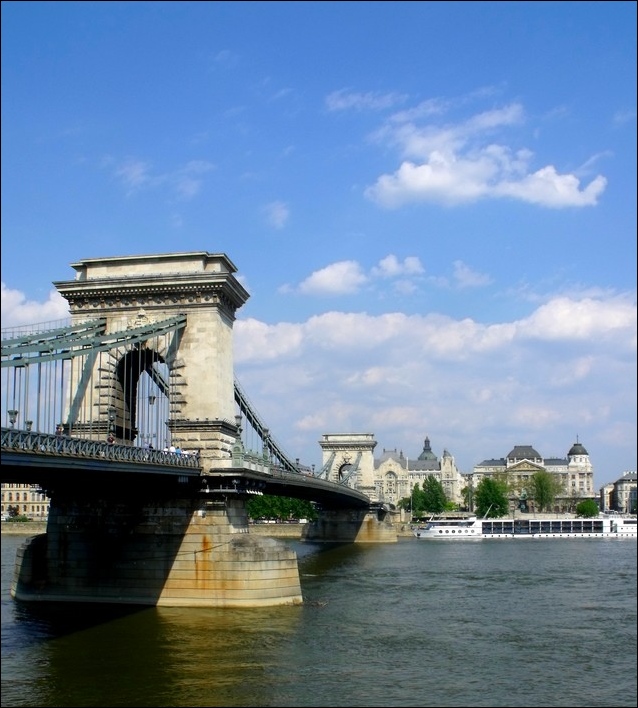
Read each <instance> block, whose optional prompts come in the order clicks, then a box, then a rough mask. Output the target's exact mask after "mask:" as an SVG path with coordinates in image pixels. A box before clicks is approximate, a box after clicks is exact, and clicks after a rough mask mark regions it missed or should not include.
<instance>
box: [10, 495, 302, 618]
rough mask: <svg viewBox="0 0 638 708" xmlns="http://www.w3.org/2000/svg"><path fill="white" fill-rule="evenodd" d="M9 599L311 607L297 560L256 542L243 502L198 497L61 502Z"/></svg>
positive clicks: (54, 504)
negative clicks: (304, 595) (305, 603)
mask: <svg viewBox="0 0 638 708" xmlns="http://www.w3.org/2000/svg"><path fill="white" fill-rule="evenodd" d="M149 497H152V494H149ZM11 595H12V596H13V597H14V598H16V599H18V600H22V601H45V602H94V603H114V604H131V605H150V606H166V607H169V606H172V607H180V606H181V607H264V606H273V605H298V604H302V602H303V599H302V594H301V585H300V580H299V570H298V566H297V556H296V553H295V552H294V551H293V550H291V549H290V548H288V547H287V546H286V545H285V544H284V543H283V542H281V541H278V540H276V539H272V538H260V537H254V536H251V535H249V533H248V518H247V515H246V509H245V502H244V500H242V499H240V498H231V499H222V498H214V500H212V501H203V502H202V500H201V499H197V498H194V497H192V496H184V497H183V498H178V499H173V500H171V501H170V503H168V502H167V500H166V499H158V500H157V501H155V502H152V501H150V502H149V501H147V500H144V501H142V499H141V498H140V499H139V501H135V500H133V501H130V500H127V501H122V500H118V499H113V498H111V499H100V500H99V502H97V501H96V499H95V498H94V497H92V498H90V499H89V498H88V497H87V498H85V499H78V498H77V496H75V497H65V496H64V495H59V494H58V495H56V496H54V497H53V498H52V500H51V508H50V514H49V520H48V524H47V533H46V534H41V535H39V536H35V537H33V538H31V539H29V541H27V542H26V543H25V544H23V546H22V547H21V548H20V549H19V551H18V555H17V559H16V569H15V573H14V581H13V584H12V587H11Z"/></svg>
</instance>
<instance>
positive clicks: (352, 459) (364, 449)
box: [319, 433, 379, 502]
mask: <svg viewBox="0 0 638 708" xmlns="http://www.w3.org/2000/svg"><path fill="white" fill-rule="evenodd" d="M319 445H320V446H321V454H322V475H324V476H325V477H326V479H328V480H329V481H331V482H337V483H344V484H347V485H348V486H350V487H352V488H353V489H357V490H359V491H360V492H363V493H364V494H367V495H368V496H369V497H370V500H371V501H373V502H374V501H379V494H378V490H377V489H376V487H375V483H374V448H375V447H376V446H377V441H376V440H375V439H374V435H373V434H372V433H343V434H341V433H340V434H327V435H323V436H322V437H321V440H320V441H319Z"/></svg>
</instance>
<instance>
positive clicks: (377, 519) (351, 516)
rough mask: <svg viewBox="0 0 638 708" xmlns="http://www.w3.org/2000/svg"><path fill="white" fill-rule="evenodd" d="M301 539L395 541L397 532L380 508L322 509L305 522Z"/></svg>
mask: <svg viewBox="0 0 638 708" xmlns="http://www.w3.org/2000/svg"><path fill="white" fill-rule="evenodd" d="M303 540H304V541H325V542H338V543H396V542H397V541H398V537H397V531H396V529H395V527H394V525H393V524H392V523H391V522H390V521H389V519H388V517H387V516H386V514H385V513H384V512H383V511H381V510H373V509H334V510H327V509H324V510H323V511H322V512H321V514H320V516H319V518H318V519H317V520H316V521H311V522H310V523H308V525H307V527H306V529H305V530H304V534H303Z"/></svg>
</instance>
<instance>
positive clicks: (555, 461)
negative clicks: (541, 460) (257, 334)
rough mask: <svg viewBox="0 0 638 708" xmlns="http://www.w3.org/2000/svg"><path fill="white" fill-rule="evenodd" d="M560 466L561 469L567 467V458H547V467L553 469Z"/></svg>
mask: <svg viewBox="0 0 638 708" xmlns="http://www.w3.org/2000/svg"><path fill="white" fill-rule="evenodd" d="M558 465H560V466H561V467H565V465H567V458H565V457H546V458H545V466H546V467H547V466H551V467H556V466H558Z"/></svg>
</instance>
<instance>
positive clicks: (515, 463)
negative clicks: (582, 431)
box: [467, 440, 596, 513]
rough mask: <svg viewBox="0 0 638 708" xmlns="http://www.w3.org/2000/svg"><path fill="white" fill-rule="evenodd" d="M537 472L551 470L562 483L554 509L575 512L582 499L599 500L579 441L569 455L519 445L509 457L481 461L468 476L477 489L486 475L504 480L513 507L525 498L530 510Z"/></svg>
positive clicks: (584, 450)
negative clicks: (532, 482) (532, 483)
mask: <svg viewBox="0 0 638 708" xmlns="http://www.w3.org/2000/svg"><path fill="white" fill-rule="evenodd" d="M537 472H548V473H550V474H551V475H553V476H555V477H556V479H557V481H558V482H559V483H560V489H561V492H560V493H559V495H558V496H557V497H556V500H555V503H554V507H553V508H552V509H551V510H550V511H553V512H557V513H558V512H573V511H574V509H575V507H576V504H578V503H579V502H581V501H584V500H585V499H596V493H595V491H594V470H593V467H592V464H591V461H590V459H589V453H588V452H587V450H586V449H585V447H584V446H583V445H582V444H581V443H580V442H578V440H577V441H576V442H575V443H574V444H573V445H572V446H571V448H570V449H569V452H568V453H567V457H565V458H559V457H547V458H543V457H542V456H541V455H540V453H538V452H537V451H536V450H535V449H534V448H533V447H532V446H531V445H515V446H514V448H513V449H512V450H511V451H510V452H509V453H508V454H507V456H506V457H500V458H498V459H491V460H483V462H480V463H479V464H478V465H476V466H475V467H474V470H473V472H472V474H471V475H467V479H468V485H469V487H470V489H476V487H477V486H478V484H479V483H480V482H481V480H483V479H485V478H486V477H495V478H497V479H501V480H503V481H505V482H506V483H507V486H508V488H509V490H510V506H511V508H512V509H516V508H519V505H520V503H521V502H522V501H525V502H526V503H527V510H528V511H535V505H534V500H533V499H528V497H529V493H530V479H531V477H532V476H533V475H534V474H536V473H537Z"/></svg>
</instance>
